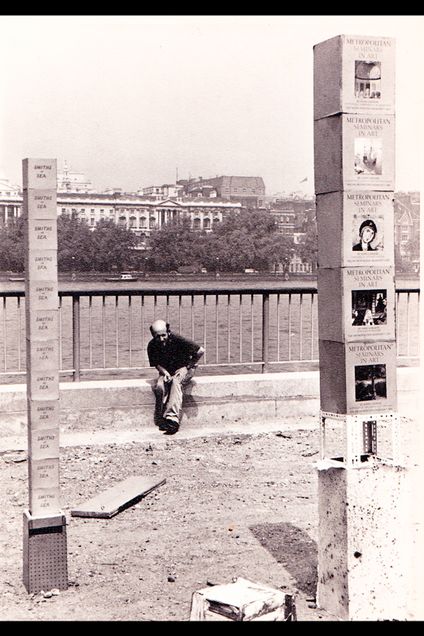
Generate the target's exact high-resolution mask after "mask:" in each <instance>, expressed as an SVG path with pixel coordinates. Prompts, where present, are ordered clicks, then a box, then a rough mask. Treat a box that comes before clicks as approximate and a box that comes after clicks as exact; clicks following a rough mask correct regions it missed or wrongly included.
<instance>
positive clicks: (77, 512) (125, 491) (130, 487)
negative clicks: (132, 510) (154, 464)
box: [71, 476, 166, 519]
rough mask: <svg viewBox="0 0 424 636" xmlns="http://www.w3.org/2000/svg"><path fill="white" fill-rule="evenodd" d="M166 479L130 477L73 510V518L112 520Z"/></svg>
mask: <svg viewBox="0 0 424 636" xmlns="http://www.w3.org/2000/svg"><path fill="white" fill-rule="evenodd" d="M165 482H166V479H158V478H155V479H153V478H149V477H136V476H134V477H128V479H124V481H121V482H119V484H117V485H116V486H113V487H112V488H109V489H108V490H106V491H105V492H103V493H101V494H100V495H96V496H95V497H93V498H92V499H89V500H88V501H87V502H86V503H85V504H82V505H81V506H79V507H78V508H74V509H73V510H71V516H72V517H96V518H102V519H110V517H113V516H114V515H116V514H118V512H121V511H122V510H125V508H128V507H129V506H133V505H134V504H135V503H137V502H138V501H140V499H141V498H142V497H145V496H146V495H147V494H149V492H151V491H152V490H154V489H155V488H158V487H159V486H162V484H164V483H165Z"/></svg>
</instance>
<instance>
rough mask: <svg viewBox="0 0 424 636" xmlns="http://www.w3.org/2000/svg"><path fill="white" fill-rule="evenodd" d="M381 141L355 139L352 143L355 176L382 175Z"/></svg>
mask: <svg viewBox="0 0 424 636" xmlns="http://www.w3.org/2000/svg"><path fill="white" fill-rule="evenodd" d="M382 146H383V143H382V139H381V137H379V138H374V139H369V138H367V137H356V138H355V141H354V153H355V158H354V170H355V173H356V174H381V173H382Z"/></svg>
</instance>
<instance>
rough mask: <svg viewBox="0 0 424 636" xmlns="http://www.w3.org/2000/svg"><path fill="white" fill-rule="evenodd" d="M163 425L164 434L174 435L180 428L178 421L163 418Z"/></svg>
mask: <svg viewBox="0 0 424 636" xmlns="http://www.w3.org/2000/svg"><path fill="white" fill-rule="evenodd" d="M163 426H165V429H164V430H165V435H175V433H177V432H178V429H179V428H180V425H179V424H178V422H174V420H164V422H163Z"/></svg>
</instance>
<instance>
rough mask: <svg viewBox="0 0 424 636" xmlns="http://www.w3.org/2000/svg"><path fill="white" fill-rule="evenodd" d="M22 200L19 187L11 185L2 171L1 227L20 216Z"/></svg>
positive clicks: (0, 193) (0, 183)
mask: <svg viewBox="0 0 424 636" xmlns="http://www.w3.org/2000/svg"><path fill="white" fill-rule="evenodd" d="M21 200H22V197H21V193H20V188H19V186H17V185H13V184H12V183H10V181H9V179H8V178H7V177H6V175H5V174H4V173H3V172H2V171H0V226H1V225H4V224H7V222H8V220H9V219H10V220H11V219H15V218H17V217H18V216H19V214H20V206H21Z"/></svg>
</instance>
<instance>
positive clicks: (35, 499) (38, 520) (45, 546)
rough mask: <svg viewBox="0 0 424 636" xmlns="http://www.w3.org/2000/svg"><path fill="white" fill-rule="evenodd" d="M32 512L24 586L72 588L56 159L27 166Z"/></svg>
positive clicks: (30, 161)
mask: <svg viewBox="0 0 424 636" xmlns="http://www.w3.org/2000/svg"><path fill="white" fill-rule="evenodd" d="M23 217H24V221H25V319H26V352H27V354H26V357H27V413H28V470H29V474H28V481H29V506H28V510H26V511H25V512H24V584H25V586H26V587H27V589H28V591H29V592H36V591H39V590H40V589H44V590H46V589H51V588H59V589H66V588H67V555H66V519H65V516H64V515H63V513H62V511H61V509H60V495H59V324H58V322H59V309H58V284H57V206H56V160H54V159H24V160H23Z"/></svg>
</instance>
